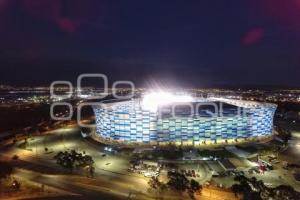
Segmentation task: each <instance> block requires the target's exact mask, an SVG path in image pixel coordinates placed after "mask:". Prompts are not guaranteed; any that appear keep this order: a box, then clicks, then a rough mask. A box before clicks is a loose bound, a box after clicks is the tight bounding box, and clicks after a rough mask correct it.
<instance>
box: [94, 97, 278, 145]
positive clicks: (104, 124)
mask: <svg viewBox="0 0 300 200" xmlns="http://www.w3.org/2000/svg"><path fill="white" fill-rule="evenodd" d="M216 100H218V101H219V102H221V103H227V104H230V105H233V106H236V107H239V108H243V109H242V112H241V114H240V115H236V114H237V111H233V110H231V109H226V110H223V113H222V114H223V115H218V116H207V115H205V114H203V111H201V112H202V113H201V114H198V115H197V116H192V117H191V116H189V117H184V116H182V117H172V116H170V117H160V116H161V115H158V114H157V113H156V112H152V111H149V110H143V109H142V107H141V106H140V105H139V103H136V101H134V100H128V101H122V102H110V103H103V105H104V106H93V110H94V113H95V116H96V135H97V136H100V138H103V139H107V140H111V141H117V142H124V143H142V144H159V143H168V142H174V143H178V144H189V145H200V144H206V143H224V141H225V140H236V139H243V138H254V137H261V136H269V135H272V130H273V116H274V113H275V110H276V107H277V106H276V105H275V104H269V103H258V102H248V101H241V100H228V99H213V100H211V99H207V101H208V102H212V101H216Z"/></svg>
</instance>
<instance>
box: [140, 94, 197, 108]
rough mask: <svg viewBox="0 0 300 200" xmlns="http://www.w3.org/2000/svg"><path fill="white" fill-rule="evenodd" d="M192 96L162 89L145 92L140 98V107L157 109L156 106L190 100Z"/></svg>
mask: <svg viewBox="0 0 300 200" xmlns="http://www.w3.org/2000/svg"><path fill="white" fill-rule="evenodd" d="M192 100H193V98H192V97H191V96H188V95H174V94H171V93H168V92H164V91H157V92H150V93H148V94H145V95H144V97H143V100H142V108H143V109H146V110H150V111H154V112H155V111H157V108H158V106H162V105H168V104H172V103H179V102H180V103H184V102H191V101H192Z"/></svg>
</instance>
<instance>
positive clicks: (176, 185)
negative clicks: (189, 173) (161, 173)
mask: <svg viewBox="0 0 300 200" xmlns="http://www.w3.org/2000/svg"><path fill="white" fill-rule="evenodd" d="M168 178H169V181H168V183H167V185H168V186H169V187H170V188H171V189H173V190H176V191H179V192H184V191H186V190H187V189H189V186H190V185H189V180H188V179H187V178H186V177H185V176H184V175H183V174H180V173H178V172H169V173H168Z"/></svg>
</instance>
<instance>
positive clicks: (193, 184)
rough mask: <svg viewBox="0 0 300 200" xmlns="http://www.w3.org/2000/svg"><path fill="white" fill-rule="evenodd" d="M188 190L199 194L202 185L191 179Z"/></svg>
mask: <svg viewBox="0 0 300 200" xmlns="http://www.w3.org/2000/svg"><path fill="white" fill-rule="evenodd" d="M190 188H191V190H192V191H193V192H197V191H199V192H200V191H201V190H202V185H200V184H199V183H198V182H197V181H195V180H194V179H192V180H191V182H190Z"/></svg>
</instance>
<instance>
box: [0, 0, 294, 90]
mask: <svg viewBox="0 0 300 200" xmlns="http://www.w3.org/2000/svg"><path fill="white" fill-rule="evenodd" d="M0 13H1V16H0V82H1V83H4V84H11V85H48V84H50V82H51V81H54V80H69V81H75V80H76V78H77V76H78V75H79V74H80V73H104V74H106V75H107V76H108V78H109V82H110V83H112V82H113V81H115V80H131V81H134V82H135V83H136V84H137V85H138V86H149V85H153V84H161V85H164V86H179V87H204V86H221V85H222V86H246V85H254V86H255V85H256V86H261V85H270V86H272V85H275V86H276V85H279V86H300V78H299V76H300V57H299V55H300V1H299V0H242V1H241V0H189V1H183V0H178V1H177V0H151V1H150V0H149V1H147V0H130V1H125V0H120V1H117V0H107V1H101V0H0Z"/></svg>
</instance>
